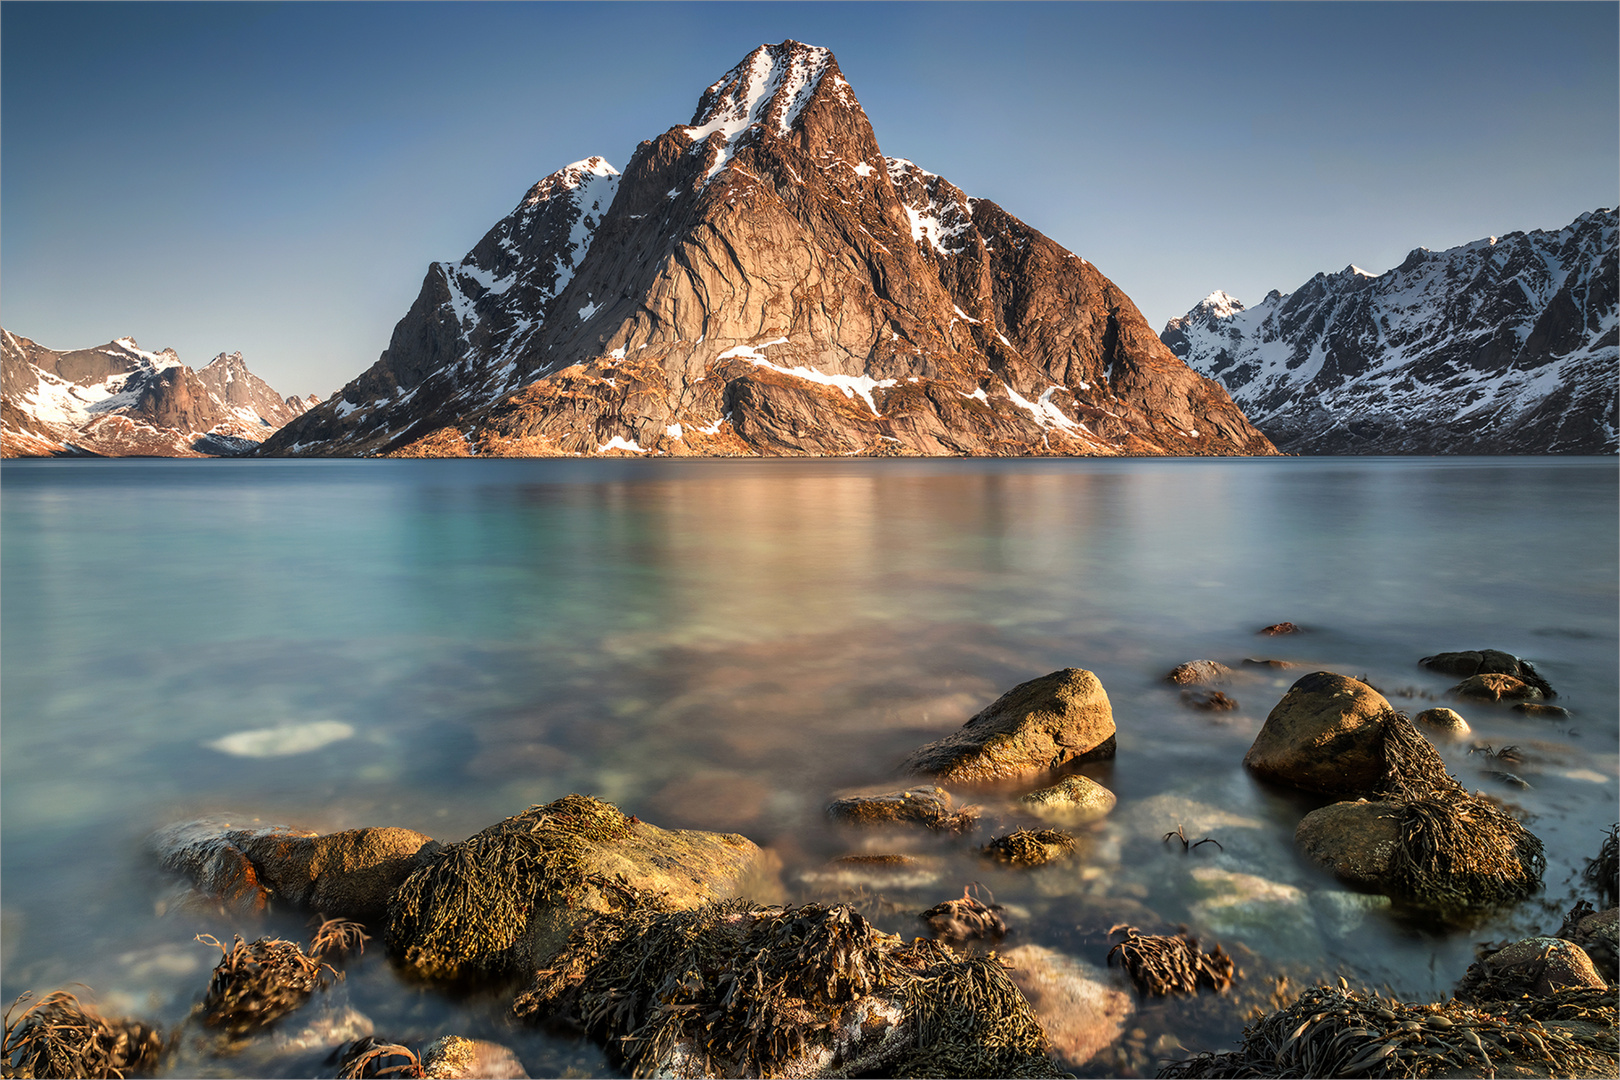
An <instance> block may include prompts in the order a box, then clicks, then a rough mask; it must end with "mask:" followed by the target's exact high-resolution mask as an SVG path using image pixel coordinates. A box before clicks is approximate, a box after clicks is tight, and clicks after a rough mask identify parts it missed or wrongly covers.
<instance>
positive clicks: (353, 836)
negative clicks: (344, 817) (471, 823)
mask: <svg viewBox="0 0 1620 1080" xmlns="http://www.w3.org/2000/svg"><path fill="white" fill-rule="evenodd" d="M148 843H149V846H150V847H151V848H152V850H153V851H154V852H155V853H156V854H157V856H158V861H159V862H160V863H161V864H162V866H163V867H164V868H165V869H168V870H174V871H178V872H180V873H183V874H186V875H187V876H189V877H190V878H191V879H192V881H193V882H194V883H195V885H196V887H197V889H198V890H199V891H201V892H202V893H203V894H205V895H207V896H209V897H212V898H215V899H218V900H220V901H222V902H224V903H226V904H228V905H230V906H234V907H237V908H248V909H262V908H263V907H265V906H266V905H267V904H268V903H269V901H270V900H271V899H272V898H276V899H280V900H282V901H284V902H286V903H289V904H291V905H293V906H294V907H298V908H305V909H309V910H314V911H319V912H322V913H324V914H327V915H336V916H344V917H348V918H356V919H378V918H381V917H382V916H383V915H384V914H385V913H386V912H387V910H388V902H389V898H390V897H391V896H392V895H393V892H394V890H395V889H396V888H398V887H399V885H400V884H401V883H402V882H403V881H404V880H405V879H406V878H407V877H408V876H409V875H410V873H411V871H412V870H414V869H415V868H416V867H417V866H418V864H419V862H420V861H421V859H422V858H423V857H425V856H426V855H428V854H430V853H431V852H432V851H434V850H436V849H437V847H438V845H437V844H435V843H434V841H433V839H432V838H431V837H428V836H424V835H423V834H421V833H419V832H415V831H413V830H411V829H396V828H383V829H347V830H345V831H343V832H335V833H327V834H326V835H324V836H322V835H317V834H315V833H312V832H304V831H301V830H298V829H293V828H290V827H288V826H284V825H269V826H260V825H253V826H247V827H242V826H238V825H236V824H233V822H232V821H231V820H229V819H225V818H201V819H199V820H197V821H188V822H182V823H180V824H176V825H170V826H168V827H167V828H164V829H160V830H158V831H157V832H156V833H154V834H153V835H152V837H151V839H150V840H149V841H148Z"/></svg>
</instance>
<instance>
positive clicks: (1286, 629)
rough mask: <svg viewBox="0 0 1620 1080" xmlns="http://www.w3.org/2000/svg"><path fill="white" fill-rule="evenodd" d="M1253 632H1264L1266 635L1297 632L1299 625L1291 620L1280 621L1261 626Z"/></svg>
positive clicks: (1298, 631) (1272, 635)
mask: <svg viewBox="0 0 1620 1080" xmlns="http://www.w3.org/2000/svg"><path fill="white" fill-rule="evenodd" d="M1255 632H1256V633H1259V634H1264V635H1265V636H1266V637H1278V636H1280V635H1282V634H1298V633H1300V632H1301V631H1300V628H1299V627H1297V626H1295V625H1294V624H1293V623H1291V622H1280V623H1272V624H1271V625H1270V626H1262V627H1261V628H1260V629H1259V630H1257V631H1255Z"/></svg>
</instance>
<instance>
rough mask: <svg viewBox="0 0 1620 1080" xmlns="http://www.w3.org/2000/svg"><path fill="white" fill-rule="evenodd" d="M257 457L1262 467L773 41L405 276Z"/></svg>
mask: <svg viewBox="0 0 1620 1080" xmlns="http://www.w3.org/2000/svg"><path fill="white" fill-rule="evenodd" d="M261 452H262V453H270V454H318V455H356V454H365V455H370V454H412V455H439V454H448V455H465V454H519V455H538V454H601V453H629V454H690V453H696V454H727V455H729V454H811V455H834V454H838V455H842V454H1029V453H1036V454H1041V453H1055V454H1234V453H1236V454H1249V453H1273V452H1275V451H1274V449H1273V448H1272V446H1271V445H1270V443H1269V442H1268V441H1267V440H1266V439H1265V438H1264V436H1262V435H1261V434H1260V433H1259V432H1258V431H1257V430H1255V428H1254V427H1253V426H1251V425H1250V424H1249V423H1248V421H1247V420H1246V419H1245V418H1244V417H1243V414H1242V413H1241V411H1240V410H1238V409H1237V408H1236V407H1235V406H1234V405H1233V404H1232V402H1231V400H1230V399H1229V397H1228V396H1227V394H1226V392H1225V391H1224V390H1222V389H1221V387H1220V386H1219V385H1218V384H1216V383H1214V382H1212V381H1210V380H1207V379H1204V378H1201V377H1200V376H1198V375H1197V374H1195V373H1194V372H1192V371H1191V370H1189V369H1188V368H1187V366H1186V365H1185V364H1183V363H1181V362H1180V361H1179V360H1178V359H1176V357H1175V356H1173V355H1172V354H1171V353H1170V351H1169V350H1168V349H1167V348H1166V347H1165V346H1164V345H1163V344H1162V343H1161V342H1160V341H1159V340H1158V338H1157V336H1156V335H1155V334H1154V333H1153V332H1152V330H1151V329H1150V328H1149V327H1148V326H1147V324H1146V323H1145V322H1144V321H1143V319H1142V317H1141V315H1140V313H1139V312H1138V311H1137V309H1136V307H1135V305H1134V304H1132V303H1131V301H1130V299H1129V298H1128V297H1126V296H1125V295H1124V293H1122V292H1121V291H1120V290H1119V289H1118V288H1117V287H1116V286H1115V285H1114V284H1113V283H1112V282H1110V281H1109V280H1108V279H1107V278H1105V277H1103V275H1102V274H1100V273H1099V272H1098V271H1097V270H1096V269H1095V268H1094V267H1092V266H1091V265H1090V264H1089V263H1087V262H1086V261H1085V260H1083V259H1081V258H1078V257H1077V256H1075V255H1074V254H1072V253H1070V252H1068V251H1066V250H1064V249H1063V248H1062V247H1060V246H1059V245H1057V244H1056V243H1054V242H1053V241H1051V240H1050V239H1048V238H1047V237H1045V236H1043V235H1042V234H1041V233H1039V232H1037V231H1036V230H1034V229H1032V228H1030V227H1029V226H1028V225H1025V224H1024V223H1023V222H1021V221H1019V220H1018V219H1017V218H1015V217H1013V216H1012V215H1010V214H1008V213H1006V212H1005V211H1004V210H1002V209H1001V208H1000V207H998V206H996V205H995V204H994V203H991V202H989V201H988V200H981V199H970V198H968V197H967V196H966V195H965V194H964V193H962V192H961V191H960V190H959V189H957V188H956V187H955V186H953V185H951V184H950V183H949V182H948V181H946V180H944V179H943V178H941V177H938V176H935V175H933V174H931V173H928V172H925V171H924V170H922V169H920V168H918V167H917V166H915V165H913V164H912V163H911V162H909V161H905V160H903V159H898V158H889V157H885V156H884V155H883V154H882V152H881V150H880V149H879V147H878V144H877V140H876V137H875V135H874V133H873V131H872V128H871V124H870V123H869V122H868V120H867V118H866V115H865V113H864V112H863V111H862V109H861V107H860V104H859V102H858V101H857V100H856V98H855V96H854V92H853V90H852V88H851V87H850V85H849V83H848V82H847V81H846V80H845V79H844V77H843V74H842V72H841V71H840V70H839V68H838V65H837V62H836V60H835V59H834V58H833V56H832V54H831V53H830V52H828V51H827V50H825V49H818V48H814V47H811V46H807V45H802V44H800V43H797V42H792V41H788V42H783V43H781V44H779V45H765V46H760V47H759V48H758V49H755V50H754V51H753V52H752V53H750V54H749V56H748V57H746V58H745V59H744V60H743V61H742V63H740V64H738V65H737V66H736V67H735V68H733V69H732V70H731V71H729V72H727V73H726V74H725V75H724V76H723V77H722V78H721V79H719V80H718V81H716V82H715V83H714V84H713V85H711V86H710V87H709V88H708V89H707V90H706V91H704V93H703V94H702V95H701V97H700V99H699V101H698V105H697V108H696V110H695V112H694V114H693V116H692V119H691V121H690V122H689V123H688V124H684V125H678V126H676V127H672V128H670V129H669V130H668V131H666V132H665V133H664V134H662V135H660V136H659V137H658V138H656V139H653V140H650V141H648V142H644V143H642V144H641V145H640V146H639V147H638V148H637V150H636V151H635V154H634V155H633V156H632V158H631V160H630V162H629V164H628V165H627V166H626V167H625V169H624V172H623V174H622V175H621V174H620V173H618V172H617V171H616V170H615V169H614V168H613V167H612V166H610V165H608V163H607V162H605V161H604V160H603V159H601V158H587V159H585V160H584V161H581V162H578V163H576V164H574V165H571V166H568V167H567V168H565V169H562V170H560V171H559V172H557V173H554V174H552V175H551V176H549V177H547V178H546V179H544V180H542V181H541V182H540V183H538V184H536V185H535V186H534V187H533V188H531V189H530V191H529V192H528V193H527V194H526V195H525V196H524V198H523V200H522V201H521V202H520V203H519V205H518V206H517V207H516V208H515V209H514V210H513V211H512V213H511V214H509V215H507V217H505V218H504V219H502V220H501V221H500V222H498V223H497V224H496V225H495V227H494V228H493V229H491V230H490V232H489V233H488V234H487V235H485V237H484V238H483V239H482V240H481V241H479V243H478V244H477V245H476V246H475V247H474V248H473V249H472V251H470V252H469V253H468V254H467V256H466V257H465V258H464V259H462V260H460V261H459V262H454V263H435V264H433V265H432V266H430V267H429V270H428V273H427V276H426V279H425V280H424V282H423V286H422V290H421V292H420V294H419V296H418V297H417V300H416V302H415V303H414V304H413V305H412V307H411V309H410V311H409V312H408V313H407V314H406V315H405V317H404V318H403V319H401V320H400V322H399V324H398V325H397V326H396V327H395V329H394V333H393V337H392V339H391V341H390V343H389V347H388V349H387V350H386V351H385V352H384V353H383V354H382V356H381V358H380V359H379V360H378V361H377V363H376V364H374V365H373V366H372V367H371V368H370V369H368V370H367V371H366V372H364V373H363V374H362V375H360V376H359V377H358V378H356V379H355V380H353V381H352V382H350V383H349V384H348V385H347V386H345V387H344V389H343V390H342V391H341V392H340V393H339V394H337V395H334V397H333V398H331V399H329V400H328V401H327V402H324V403H322V404H321V405H319V406H317V407H316V408H314V409H311V410H310V411H309V412H308V413H307V414H305V415H304V416H302V417H300V418H298V419H297V420H295V421H293V422H292V423H290V424H288V425H287V426H286V427H285V428H283V429H282V430H281V431H280V432H278V433H277V434H276V435H274V436H272V437H271V438H270V439H268V440H266V442H265V444H264V446H263V447H262V449H261Z"/></svg>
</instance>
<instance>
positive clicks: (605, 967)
mask: <svg viewBox="0 0 1620 1080" xmlns="http://www.w3.org/2000/svg"><path fill="white" fill-rule="evenodd" d="M513 1012H514V1013H515V1014H516V1015H518V1016H519V1017H524V1018H528V1019H531V1020H535V1021H540V1020H544V1019H547V1018H552V1017H562V1018H565V1019H568V1020H571V1021H573V1022H574V1023H577V1024H579V1025H580V1026H582V1027H583V1028H584V1029H585V1030H586V1031H587V1032H589V1033H591V1034H592V1035H595V1036H597V1037H599V1038H602V1039H604V1040H605V1041H606V1043H607V1045H608V1048H609V1052H610V1054H612V1055H614V1056H615V1058H616V1059H617V1060H618V1063H619V1064H621V1065H622V1067H623V1068H624V1069H626V1070H627V1071H628V1072H629V1073H630V1074H631V1075H632V1076H649V1075H653V1074H654V1073H659V1074H662V1075H692V1076H773V1075H783V1074H784V1073H792V1072H801V1073H802V1072H804V1071H812V1072H817V1073H819V1072H822V1071H825V1070H826V1069H829V1068H832V1067H835V1066H836V1067H837V1068H839V1069H840V1070H842V1071H843V1072H844V1073H846V1074H860V1075H897V1076H1057V1075H1060V1073H1059V1072H1058V1071H1057V1068H1056V1066H1055V1065H1053V1063H1052V1062H1051V1059H1050V1058H1048V1057H1047V1055H1046V1044H1045V1036H1044V1033H1043V1032H1042V1031H1041V1028H1040V1024H1039V1022H1038V1021H1037V1020H1036V1019H1035V1017H1034V1014H1033V1012H1032V1011H1031V1010H1030V1008H1029V1004H1028V1002H1026V1001H1025V1000H1024V998H1023V996H1022V995H1021V994H1020V993H1019V992H1018V989H1017V987H1015V986H1013V984H1012V982H1011V980H1010V979H1009V978H1008V976H1007V974H1006V972H1005V970H1004V969H1003V968H1002V967H1001V966H1000V964H999V962H997V961H994V960H984V959H980V960H963V959H960V958H958V957H956V956H955V955H954V954H952V953H951V952H950V951H949V950H947V949H945V948H944V947H943V946H940V945H936V944H934V943H933V942H928V941H922V940H919V941H916V942H913V943H912V944H909V945H907V944H904V943H902V942H901V940H900V938H899V937H897V936H895V935H892V934H884V933H882V932H880V931H878V930H877V929H876V928H874V927H873V926H872V925H871V924H870V923H869V922H867V921H866V919H864V918H863V917H862V916H861V915H860V914H859V913H858V912H856V911H855V910H853V909H852V908H850V907H848V906H846V905H837V906H833V907H823V906H821V905H817V904H807V905H805V906H803V907H799V908H793V907H759V906H755V905H754V904H752V903H750V902H749V901H746V900H727V901H720V902H714V903H709V904H705V905H703V906H702V907H698V908H693V909H687V910H681V911H669V910H664V909H663V907H662V905H661V903H660V901H659V900H658V899H657V898H642V899H641V901H640V902H637V903H634V904H633V905H632V906H631V908H630V909H629V910H627V911H623V912H611V913H607V914H602V915H598V916H596V917H595V918H593V919H592V920H591V921H589V922H588V923H586V924H585V925H583V926H582V927H580V928H579V929H578V930H576V931H575V933H574V934H573V936H572V937H570V939H569V941H568V944H567V945H566V946H565V947H564V948H563V950H562V951H561V952H560V953H559V954H558V955H557V957H556V958H555V960H554V962H553V963H552V965H551V966H550V967H548V968H545V969H543V970H541V971H539V972H538V973H537V974H536V976H535V981H534V983H533V985H532V986H531V987H530V988H529V990H527V991H526V992H525V993H523V994H521V995H520V996H519V997H518V998H517V1000H516V1001H515V1002H514V1003H513ZM846 1029H847V1030H846ZM835 1047H837V1049H835ZM822 1058H824V1059H825V1060H824V1061H821V1060H819V1059H822ZM964 1070H965V1071H964Z"/></svg>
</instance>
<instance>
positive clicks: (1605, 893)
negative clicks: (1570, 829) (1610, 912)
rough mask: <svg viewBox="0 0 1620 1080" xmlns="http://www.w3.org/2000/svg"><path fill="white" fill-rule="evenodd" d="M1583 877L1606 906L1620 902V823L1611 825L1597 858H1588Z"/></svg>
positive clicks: (1582, 872)
mask: <svg viewBox="0 0 1620 1080" xmlns="http://www.w3.org/2000/svg"><path fill="white" fill-rule="evenodd" d="M1581 877H1582V879H1583V880H1585V882H1586V883H1587V884H1588V885H1590V886H1591V887H1592V888H1594V889H1596V890H1597V894H1598V898H1599V899H1601V900H1602V901H1603V906H1604V907H1605V908H1611V907H1614V906H1615V904H1616V903H1620V823H1617V824H1615V825H1611V826H1610V827H1609V831H1608V832H1607V833H1606V834H1604V837H1603V846H1602V847H1601V848H1600V849H1598V856H1597V858H1595V859H1587V860H1586V869H1585V870H1583V871H1581Z"/></svg>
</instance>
